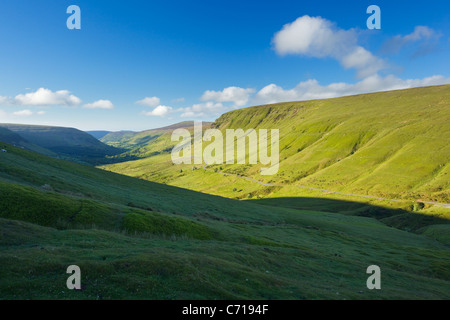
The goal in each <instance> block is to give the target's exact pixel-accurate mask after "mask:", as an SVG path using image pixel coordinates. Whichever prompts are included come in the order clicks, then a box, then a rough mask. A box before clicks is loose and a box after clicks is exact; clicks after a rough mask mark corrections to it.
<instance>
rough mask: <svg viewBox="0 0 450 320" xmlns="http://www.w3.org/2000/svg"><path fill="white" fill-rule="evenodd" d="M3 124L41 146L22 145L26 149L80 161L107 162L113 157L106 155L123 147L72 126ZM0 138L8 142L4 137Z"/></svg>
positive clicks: (2, 125)
mask: <svg viewBox="0 0 450 320" xmlns="http://www.w3.org/2000/svg"><path fill="white" fill-rule="evenodd" d="M0 127H1V128H6V129H8V130H10V131H12V132H14V133H15V134H16V135H18V136H20V137H21V138H22V139H23V140H25V141H27V142H29V143H31V144H33V145H35V146H38V147H40V148H41V149H40V150H38V149H36V148H30V147H28V146H27V145H20V146H23V147H25V148H26V149H29V150H32V151H37V152H40V153H43V154H48V155H53V156H58V157H59V158H62V159H67V160H74V161H77V162H81V163H87V164H94V165H96V164H101V163H108V162H110V161H109V160H107V159H106V157H107V156H114V155H117V154H119V153H121V152H122V150H120V149H117V148H114V147H111V146H108V145H105V144H104V143H102V142H100V141H98V140H97V139H95V138H94V137H93V136H91V135H90V134H88V133H86V132H83V131H80V130H77V129H73V128H63V127H50V126H36V125H21V124H0ZM0 138H1V137H0ZM0 141H4V142H8V141H7V140H1V139H0ZM44 149H45V150H44ZM46 150H48V151H46ZM49 153H50V154H49Z"/></svg>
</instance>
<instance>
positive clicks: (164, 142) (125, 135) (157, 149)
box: [100, 121, 212, 157]
mask: <svg viewBox="0 0 450 320" xmlns="http://www.w3.org/2000/svg"><path fill="white" fill-rule="evenodd" d="M202 124H203V127H204V128H206V127H209V126H211V124H212V122H202ZM193 127H194V121H183V122H179V123H175V124H172V125H170V126H166V127H161V128H156V129H150V130H145V131H141V132H126V131H125V132H111V133H109V134H107V135H106V136H104V137H103V138H102V139H100V141H102V142H104V143H106V144H107V145H110V146H113V147H116V148H122V149H125V150H128V151H129V152H128V153H127V154H128V155H133V156H137V157H148V156H151V155H155V154H159V153H161V152H164V151H167V150H168V149H169V148H170V149H171V148H172V147H173V145H174V143H173V142H171V141H170V137H171V134H172V131H173V130H175V129H179V128H187V129H191V130H192V129H193Z"/></svg>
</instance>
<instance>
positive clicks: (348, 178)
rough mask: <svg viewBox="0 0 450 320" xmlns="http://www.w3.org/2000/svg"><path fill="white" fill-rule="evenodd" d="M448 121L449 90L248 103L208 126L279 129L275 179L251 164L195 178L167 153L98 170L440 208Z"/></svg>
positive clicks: (238, 189) (213, 188)
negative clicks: (424, 203)
mask: <svg viewBox="0 0 450 320" xmlns="http://www.w3.org/2000/svg"><path fill="white" fill-rule="evenodd" d="M448 119H450V86H449V85H445V86H435V87H424V88H415V89H408V90H399V91H390V92H381V93H372V94H364V95H357V96H350V97H342V98H335V99H326V100H314V101H303V102H290V103H280V104H275V105H266V106H257V107H251V108H245V109H239V110H234V111H231V112H228V113H226V114H224V115H222V116H221V117H220V118H219V119H217V120H216V122H215V123H214V125H213V126H214V127H215V128H218V129H220V130H221V131H222V132H224V130H226V129H238V128H242V129H244V130H245V129H255V130H259V129H279V131H280V169H279V171H278V173H277V174H276V175H273V176H263V175H260V169H261V168H262V167H265V166H263V165H261V164H258V165H220V166H219V165H215V166H208V168H210V169H211V170H213V171H216V173H215V175H209V176H208V179H207V181H205V179H203V178H202V175H204V174H205V173H204V172H202V170H190V168H192V166H184V167H183V166H173V165H172V163H171V161H170V153H169V152H167V153H166V154H164V155H161V154H159V155H156V156H154V157H150V158H148V159H142V160H138V161H135V162H127V163H121V164H115V165H111V166H107V167H105V168H106V169H107V170H111V171H114V172H118V173H122V174H129V175H131V176H135V177H140V178H144V179H150V180H153V181H161V182H165V183H169V184H172V185H177V186H182V187H187V188H192V189H194V190H199V191H202V192H210V193H213V194H219V195H223V196H228V197H233V198H238V199H242V198H260V197H286V196H288V197H292V196H294V197H296V196H300V195H304V196H311V195H312V196H315V197H316V196H326V197H328V196H331V197H341V196H340V195H337V194H332V192H340V193H345V194H348V195H349V197H350V198H351V196H350V195H352V194H354V195H357V196H360V195H367V196H373V197H379V198H386V199H400V200H411V201H417V200H422V201H434V202H443V203H450V171H449V170H450V126H449V125H448ZM244 138H245V137H244ZM244 138H241V139H244ZM205 145H207V143H206V142H204V146H205ZM172 146H173V143H172ZM168 149H170V148H168ZM247 152H248V151H247ZM180 170H182V172H181V171H180ZM221 173H228V174H235V175H238V176H245V177H249V178H252V179H255V180H258V181H260V182H263V183H265V184H271V185H274V186H273V187H271V186H270V185H269V186H268V185H262V184H258V183H255V182H252V181H248V180H246V181H239V179H237V178H236V177H234V176H224V175H223V174H221ZM241 180H242V179H241ZM278 186H279V187H278ZM303 187H310V188H315V189H322V190H328V191H320V190H319V191H314V190H311V189H307V188H303ZM330 194H331V195H330ZM353 199H356V198H355V197H353Z"/></svg>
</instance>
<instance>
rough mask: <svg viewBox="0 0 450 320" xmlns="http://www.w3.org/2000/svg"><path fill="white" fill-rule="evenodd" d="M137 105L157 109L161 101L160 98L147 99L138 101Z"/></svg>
mask: <svg viewBox="0 0 450 320" xmlns="http://www.w3.org/2000/svg"><path fill="white" fill-rule="evenodd" d="M136 103H137V104H141V105H144V106H147V107H156V106H158V105H159V104H160V103H161V99H160V98H158V97H146V98H144V99H142V100H139V101H136Z"/></svg>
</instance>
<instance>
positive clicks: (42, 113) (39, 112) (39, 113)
mask: <svg viewBox="0 0 450 320" xmlns="http://www.w3.org/2000/svg"><path fill="white" fill-rule="evenodd" d="M46 113H47V112H45V111H42V110H41V111H38V112H37V114H38V115H40V116H42V115H44V114H46Z"/></svg>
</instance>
